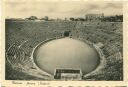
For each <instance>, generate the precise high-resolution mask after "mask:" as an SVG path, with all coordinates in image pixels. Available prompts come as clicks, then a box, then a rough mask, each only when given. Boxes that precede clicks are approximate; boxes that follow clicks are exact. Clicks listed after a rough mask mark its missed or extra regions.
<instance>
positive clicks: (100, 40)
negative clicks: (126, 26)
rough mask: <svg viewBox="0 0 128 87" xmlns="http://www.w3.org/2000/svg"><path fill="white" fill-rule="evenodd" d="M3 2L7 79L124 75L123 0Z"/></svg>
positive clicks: (101, 78) (121, 77) (118, 78)
mask: <svg viewBox="0 0 128 87" xmlns="http://www.w3.org/2000/svg"><path fill="white" fill-rule="evenodd" d="M4 3H5V5H4V8H5V13H4V15H5V65H4V66H5V80H14V81H17V80H21V81H30V80H33V81H123V80H124V72H123V70H124V69H123V60H124V58H123V3H122V2H112V1H111V2H110V1H102V2H98V1H97V2H91V1H90V2H89V1H88V2H84V1H68V2H67V1H63V2H62V1H55V2H50V1H40V2H38V1H36V0H32V1H30V0H28V1H24V0H23V1H22V0H21V1H20V0H14V1H13V0H12V1H11V0H10V1H9V0H5V2H4Z"/></svg>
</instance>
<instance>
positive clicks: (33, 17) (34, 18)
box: [27, 16, 38, 20]
mask: <svg viewBox="0 0 128 87" xmlns="http://www.w3.org/2000/svg"><path fill="white" fill-rule="evenodd" d="M27 19H28V20H36V19H38V18H37V17H36V16H30V17H29V18H27Z"/></svg>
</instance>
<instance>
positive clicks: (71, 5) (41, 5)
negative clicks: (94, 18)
mask: <svg viewBox="0 0 128 87" xmlns="http://www.w3.org/2000/svg"><path fill="white" fill-rule="evenodd" d="M4 6H5V15H6V17H9V18H27V17H30V16H37V17H38V18H43V17H44V16H48V17H49V18H65V17H66V18H70V17H84V16H85V14H89V13H94V14H100V13H104V15H115V14H122V12H123V9H122V8H123V7H122V3H121V2H95V1H93V2H87V1H54V2H53V1H52V2H50V1H37V0H31V1H30V0H26V1H22V0H12V1H9V0H6V1H5V5H4Z"/></svg>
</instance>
